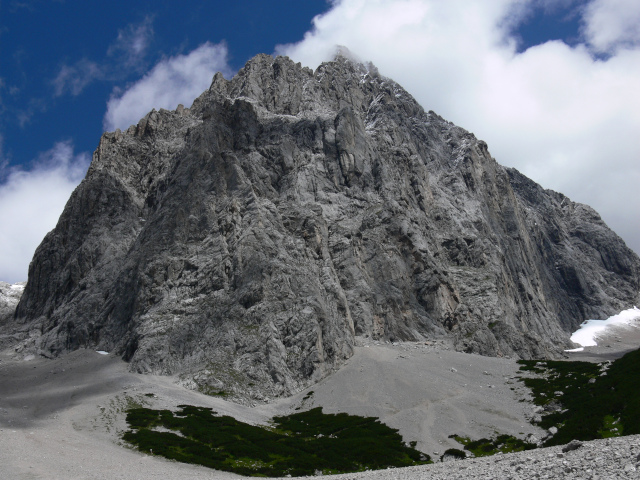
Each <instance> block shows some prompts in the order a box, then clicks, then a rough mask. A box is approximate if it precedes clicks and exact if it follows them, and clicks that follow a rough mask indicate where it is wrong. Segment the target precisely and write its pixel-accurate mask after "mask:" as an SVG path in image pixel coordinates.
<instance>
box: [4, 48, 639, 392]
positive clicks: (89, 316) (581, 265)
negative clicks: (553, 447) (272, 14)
mask: <svg viewBox="0 0 640 480" xmlns="http://www.w3.org/2000/svg"><path fill="white" fill-rule="evenodd" d="M639 291H640V260H639V259H638V256H637V255H636V254H635V253H634V252H632V251H631V250H630V249H629V248H627V247H626V245H625V244H624V242H623V241H622V240H621V239H620V238H619V237H618V236H617V235H615V233H613V232H612V231H611V230H609V229H608V228H607V226H606V225H605V224H604V222H603V221H602V220H601V219H600V217H599V216H598V214H597V213H596V212H595V211H594V210H593V209H591V208H590V207H588V206H586V205H581V204H577V203H574V202H572V201H570V200H569V199H568V198H566V197H565V196H563V195H561V194H559V193H556V192H552V191H549V190H544V189H543V188H542V187H540V186H539V185H537V184H535V183H534V182H533V181H531V180H529V179H528V178H526V177H525V176H523V175H522V174H520V173H519V172H517V171H516V170H513V169H507V168H504V167H502V166H500V165H499V164H498V163H497V162H496V161H495V160H494V159H493V158H492V157H491V155H490V154H489V151H488V148H487V145H486V143H485V142H483V141H480V140H478V139H476V138H475V137H474V135H473V134H471V133H469V132H467V131H465V130H463V129H462V128H459V127H456V126H455V125H453V124H451V123H450V122H447V121H445V120H444V119H442V118H441V117H439V116H438V115H436V114H435V113H433V112H425V111H424V110H423V109H422V107H420V106H419V105H418V104H417V103H416V102H415V100H414V99H413V98H412V97H411V96H410V95H409V94H408V93H407V92H406V91H405V90H404V89H402V88H401V87H400V86H399V85H398V84H396V83H395V82H393V81H392V80H390V79H388V78H384V77H382V76H380V75H379V74H378V72H377V70H376V69H375V67H373V66H372V65H363V64H360V63H356V62H354V61H352V60H350V59H349V58H347V56H345V55H339V56H337V57H336V59H335V61H332V62H328V63H325V64H322V65H321V66H320V67H319V68H318V69H317V70H316V71H315V72H314V71H312V70H310V69H308V68H303V67H301V66H300V64H295V63H293V62H292V61H291V60H289V59H288V58H286V57H278V58H275V59H274V58H272V57H270V56H267V55H259V56H257V57H255V58H254V59H252V60H251V61H249V62H248V63H247V65H246V66H245V67H244V68H243V69H241V70H240V71H239V72H238V74H237V75H236V76H235V77H234V78H233V79H232V80H229V81H228V80H225V79H224V78H223V77H222V75H220V74H217V75H216V76H215V77H214V79H213V81H212V84H211V87H210V88H209V89H208V90H207V91H206V92H204V93H203V94H202V95H201V96H200V97H199V98H198V99H196V100H195V102H194V103H193V105H192V106H191V108H184V107H182V106H179V107H178V109H176V110H175V111H166V110H160V111H155V110H154V111H152V112H150V113H149V114H148V115H147V116H145V117H144V118H143V119H142V120H141V121H140V122H139V123H138V125H137V126H131V127H130V128H129V129H127V130H126V131H124V132H121V131H119V130H118V131H116V132H114V133H105V134H104V135H103V137H102V138H101V140H100V144H99V146H98V149H97V150H96V152H95V153H94V157H93V161H92V164H91V167H90V168H89V171H88V173H87V176H86V178H85V179H84V181H83V182H82V183H81V185H80V186H79V187H78V188H77V189H76V190H75V192H74V193H73V195H72V196H71V198H70V200H69V202H68V203H67V206H66V208H65V210H64V213H63V214H62V216H61V218H60V220H59V222H58V225H57V226H56V228H55V229H54V230H53V231H52V232H50V233H49V234H48V235H47V236H46V237H45V239H44V240H43V242H42V244H41V245H40V246H39V247H38V249H37V251H36V253H35V256H34V259H33V262H32V263H31V266H30V268H29V279H28V284H27V287H26V290H25V293H24V295H23V297H22V299H21V301H20V304H19V306H18V309H17V311H16V314H15V318H14V320H13V321H12V322H11V323H10V325H5V326H4V327H3V329H4V331H6V330H7V329H9V330H10V331H11V332H12V334H19V335H21V338H22V339H23V341H22V343H21V344H20V345H18V346H17V347H16V348H18V349H20V350H34V351H36V352H37V353H39V354H42V355H46V356H56V355H58V354H60V353H61V352H64V351H69V350H74V349H77V348H79V347H89V348H95V349H99V350H106V351H110V352H115V353H117V354H118V355H121V356H122V357H123V358H124V359H126V360H127V361H129V362H130V366H131V368H132V369H133V370H135V371H138V372H152V373H159V374H180V375H181V376H182V378H183V382H184V384H185V385H187V386H190V387H192V388H197V389H200V390H201V391H204V392H208V393H212V394H215V393H219V394H224V395H228V396H230V398H234V399H236V400H238V401H256V400H258V401H259V400H262V399H264V398H265V397H269V398H272V397H273V396H278V395H286V394H290V393H292V392H296V391H299V390H300V389H302V388H304V387H305V386H308V385H310V384H312V383H314V382H316V381H318V380H319V379H321V378H323V377H324V376H326V375H327V374H329V373H330V372H331V371H332V370H333V369H335V368H338V367H339V366H340V365H341V364H343V362H344V361H345V360H346V359H347V358H349V357H350V356H351V355H352V352H353V346H354V345H355V343H356V339H357V338H358V337H362V338H368V339H374V340H382V341H396V340H409V341H419V340H425V339H436V338H440V339H447V340H448V341H450V342H452V344H453V345H454V347H455V348H456V349H457V350H460V351H466V352H472V353H480V354H483V355H493V356H520V357H524V358H530V357H553V356H557V355H558V354H559V353H560V352H561V351H562V349H563V348H567V347H569V346H571V342H570V341H569V334H570V332H572V331H573V330H575V329H576V328H577V327H578V325H579V324H580V323H581V322H582V321H583V320H585V319H587V318H606V317H608V316H609V315H612V314H614V313H617V312H619V311H621V310H622V309H624V308H629V306H631V305H632V304H633V303H634V302H637V301H638V299H639ZM34 332H36V334H34Z"/></svg>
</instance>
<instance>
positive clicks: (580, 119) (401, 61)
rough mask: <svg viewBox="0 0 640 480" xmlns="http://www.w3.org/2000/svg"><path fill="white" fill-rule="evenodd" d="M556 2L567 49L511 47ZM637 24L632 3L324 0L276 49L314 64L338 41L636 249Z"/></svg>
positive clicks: (551, 44) (639, 206) (639, 152)
mask: <svg viewBox="0 0 640 480" xmlns="http://www.w3.org/2000/svg"><path fill="white" fill-rule="evenodd" d="M562 6H564V7H568V8H573V14H574V15H580V22H581V25H582V30H581V31H582V37H581V39H580V40H579V41H578V42H577V44H575V45H568V44H567V43H564V42H563V41H560V40H556V41H548V42H546V43H542V44H539V45H535V46H532V47H530V48H528V49H526V50H524V51H522V52H518V48H517V47H518V41H519V39H518V38H517V36H516V34H515V33H514V32H515V31H516V30H517V27H518V25H519V22H522V21H523V20H524V19H526V18H527V15H530V14H531V11H532V9H536V8H538V9H540V8H542V9H547V10H549V9H551V10H552V9H554V8H560V7H562ZM636 19H640V3H638V2H637V1H634V0H593V1H591V2H590V3H589V4H588V5H587V6H586V7H585V6H583V5H582V4H580V2H571V1H564V2H563V1H561V0H557V1H541V0H496V1H492V2H477V1H475V0H451V1H448V2H441V1H439V0H370V1H363V0H335V1H334V2H333V7H332V9H331V10H329V11H328V12H327V13H325V14H323V15H320V16H318V17H316V18H315V19H314V21H313V28H312V30H311V31H309V32H308V33H307V34H306V35H305V37H304V39H303V40H302V41H300V42H298V43H295V44H289V45H280V46H278V47H277V48H276V51H277V53H279V54H284V55H288V56H290V57H291V58H293V59H294V60H295V61H300V62H302V63H303V64H305V65H308V66H311V67H316V66H317V65H318V64H319V63H320V62H322V61H324V60H327V59H328V58H329V57H330V56H331V55H332V54H333V51H334V48H335V47H334V46H335V45H336V44H337V45H345V46H347V47H348V48H349V49H350V50H351V51H353V52H354V53H355V54H356V55H357V56H358V57H360V58H362V59H363V60H365V61H372V62H373V63H374V64H375V65H376V66H377V67H378V68H379V69H380V72H381V73H382V74H384V75H387V76H389V77H391V78H393V79H394V80H396V81H397V82H399V83H400V84H401V85H403V86H404V87H405V88H407V90H409V92H410V93H411V94H412V95H413V96H414V97H415V98H416V99H417V100H418V102H419V103H420V104H421V105H422V106H423V107H424V108H425V109H427V110H434V111H436V112H437V113H438V114H440V115H442V116H443V117H445V118H446V119H448V120H451V121H453V122H454V123H456V124H457V125H460V126H461V127H463V128H466V129H468V130H470V131H472V132H473V133H475V134H476V135H477V136H478V137H479V138H482V139H484V140H486V141H487V142H488V144H489V148H490V149H491V152H492V154H493V155H494V156H495V158H496V160H497V161H498V162H500V163H501V164H503V165H506V166H512V167H516V168H518V169H519V170H521V171H522V172H523V173H525V174H526V175H528V176H530V177H531V178H533V179H534V180H535V181H537V182H539V183H540V184H541V185H542V186H543V187H545V188H552V189H554V190H558V191H561V192H562V193H565V194H566V195H568V196H569V197H570V198H572V200H575V201H579V202H582V203H587V204H589V205H591V206H593V207H594V208H595V209H596V210H598V211H599V212H600V213H601V214H602V216H603V218H604V220H605V221H606V222H607V223H608V224H609V225H610V226H611V227H612V228H613V229H614V230H615V231H616V232H618V233H619V234H620V235H621V236H622V237H623V238H624V239H625V240H626V241H627V244H629V245H630V246H631V247H632V248H634V249H635V250H636V252H640V232H639V231H638V229H637V224H638V212H639V211H640V192H639V189H638V188H637V186H638V185H640V162H639V161H638V159H639V158H640V142H638V141H637V133H634V132H640V95H638V93H637V91H638V87H637V86H638V85H640V41H639V39H640V32H639V29H640V27H639V25H640V21H639V20H636ZM603 53H606V55H605V58H603V57H602V54H603ZM621 206H625V207H626V208H624V209H622V208H621ZM623 210H624V211H623Z"/></svg>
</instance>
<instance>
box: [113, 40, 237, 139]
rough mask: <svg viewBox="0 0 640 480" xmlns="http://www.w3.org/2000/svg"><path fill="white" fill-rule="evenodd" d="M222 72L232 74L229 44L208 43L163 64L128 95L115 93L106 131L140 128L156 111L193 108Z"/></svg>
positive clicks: (136, 85)
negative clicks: (197, 98) (182, 107)
mask: <svg viewBox="0 0 640 480" xmlns="http://www.w3.org/2000/svg"><path fill="white" fill-rule="evenodd" d="M218 71H220V72H222V73H223V74H225V75H227V76H228V75H229V74H230V68H229V66H228V64H227V47H226V45H225V44H217V45H214V44H211V43H209V42H207V43H204V44H203V45H201V46H199V47H198V48H196V49H195V50H193V51H192V52H190V53H188V54H186V55H177V56H175V57H170V58H167V59H164V60H162V61H161V62H160V63H158V64H157V65H156V66H155V67H153V69H152V70H151V71H150V72H149V73H148V74H146V75H145V76H144V77H143V78H142V79H140V80H139V81H137V82H136V83H134V84H133V85H131V86H130V87H129V88H128V89H126V90H125V91H124V92H120V91H114V93H113V94H112V96H111V98H110V99H109V101H108V103H107V113H106V114H105V117H104V121H103V124H104V129H105V130H114V129H116V128H120V129H125V128H127V127H129V125H133V124H137V123H138V121H139V120H140V119H141V118H142V117H143V116H145V115H146V114H147V113H148V112H149V111H151V109H153V108H155V109H159V108H166V109H175V108H176V107H177V106H178V104H180V103H182V104H183V105H186V106H188V105H191V103H192V102H193V100H194V99H195V98H196V97H197V96H198V95H200V94H201V93H202V92H203V91H204V90H206V89H207V88H208V87H209V85H210V84H211V80H212V78H213V75H214V74H215V73H216V72H218Z"/></svg>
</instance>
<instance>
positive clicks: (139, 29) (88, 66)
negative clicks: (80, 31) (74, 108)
mask: <svg viewBox="0 0 640 480" xmlns="http://www.w3.org/2000/svg"><path fill="white" fill-rule="evenodd" d="M152 38H153V17H151V16H147V17H145V19H144V20H143V21H142V22H141V23H136V24H130V25H127V26H126V27H125V28H123V29H121V30H119V31H118V36H117V37H116V39H115V41H114V42H113V43H112V44H111V46H110V47H109V48H108V50H107V52H106V56H105V57H104V58H103V59H102V60H100V61H99V62H97V61H94V60H89V59H87V58H83V59H81V60H78V61H76V62H75V63H73V64H70V65H69V64H65V65H62V66H61V67H60V70H59V71H58V74H57V75H56V77H55V78H54V79H53V80H52V81H51V84H52V85H53V88H54V96H56V97H60V96H62V95H72V96H78V95H80V94H81V93H82V92H83V91H84V89H85V88H86V87H87V86H89V85H90V84H91V83H93V82H94V81H96V80H107V81H121V80H123V79H125V78H127V77H128V76H129V75H131V74H132V73H137V74H139V73H140V72H141V71H143V70H144V68H145V62H144V58H145V57H146V55H147V53H148V50H149V46H150V44H151V40H152Z"/></svg>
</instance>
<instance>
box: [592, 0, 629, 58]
mask: <svg viewBox="0 0 640 480" xmlns="http://www.w3.org/2000/svg"><path fill="white" fill-rule="evenodd" d="M584 20H585V23H586V25H585V28H584V32H585V35H586V37H587V40H588V42H589V44H590V45H591V46H592V47H593V48H595V49H596V50H597V51H599V52H602V53H612V52H616V51H617V50H618V49H620V48H629V47H632V48H633V47H636V48H637V47H639V46H640V3H638V0H594V1H592V2H591V3H590V4H589V5H588V6H587V9H586V13H585V16H584Z"/></svg>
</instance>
